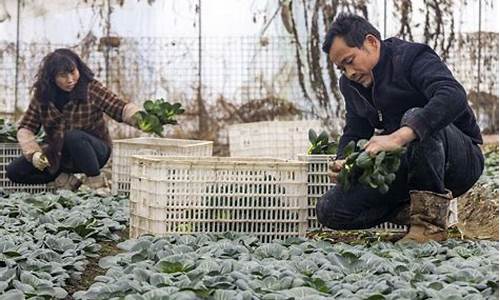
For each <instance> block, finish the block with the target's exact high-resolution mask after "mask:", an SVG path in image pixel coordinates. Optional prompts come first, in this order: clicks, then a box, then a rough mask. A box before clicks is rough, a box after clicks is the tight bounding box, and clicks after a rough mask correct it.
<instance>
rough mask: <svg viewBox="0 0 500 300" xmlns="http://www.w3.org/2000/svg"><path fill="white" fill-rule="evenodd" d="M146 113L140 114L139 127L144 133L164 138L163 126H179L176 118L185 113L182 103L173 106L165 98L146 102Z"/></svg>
mask: <svg viewBox="0 0 500 300" xmlns="http://www.w3.org/2000/svg"><path fill="white" fill-rule="evenodd" d="M143 106H144V111H141V112H139V113H138V127H139V129H141V130H142V131H144V132H147V133H154V134H156V135H158V136H163V126H164V125H167V124H171V125H175V124H177V120H176V117H177V116H178V115H180V114H183V113H184V109H183V108H182V105H181V104H180V103H174V104H171V103H169V102H166V101H165V100H164V99H163V98H161V99H157V100H154V101H153V100H147V101H145V102H144V105H143Z"/></svg>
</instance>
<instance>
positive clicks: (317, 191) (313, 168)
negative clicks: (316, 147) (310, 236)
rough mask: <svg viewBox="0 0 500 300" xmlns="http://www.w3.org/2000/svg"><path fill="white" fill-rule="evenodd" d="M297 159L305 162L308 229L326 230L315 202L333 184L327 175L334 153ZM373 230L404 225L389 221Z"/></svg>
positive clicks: (303, 155) (391, 228)
mask: <svg viewBox="0 0 500 300" xmlns="http://www.w3.org/2000/svg"><path fill="white" fill-rule="evenodd" d="M299 160H301V161H305V162H307V165H308V171H307V172H308V173H307V202H308V203H307V207H308V216H307V219H308V224H309V228H308V229H309V230H318V229H322V230H328V229H326V228H325V227H323V226H322V225H321V224H319V223H318V219H317V217H316V203H317V202H318V199H320V198H321V197H322V196H323V195H324V194H325V193H326V192H328V190H330V189H331V188H333V187H334V186H335V184H334V183H332V182H331V181H330V177H329V176H328V163H329V162H330V161H333V160H335V155H306V154H301V155H299ZM372 229H374V230H391V231H405V230H406V226H401V225H396V224H392V223H389V222H386V223H382V224H380V225H377V226H375V227H373V228H372Z"/></svg>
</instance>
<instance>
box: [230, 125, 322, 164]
mask: <svg viewBox="0 0 500 300" xmlns="http://www.w3.org/2000/svg"><path fill="white" fill-rule="evenodd" d="M311 128H312V129H314V130H315V131H316V132H318V133H319V132H321V131H322V130H323V128H322V126H321V121H319V120H308V121H266V122H255V123H244V124H236V125H231V126H229V129H228V131H229V152H230V153H231V156H238V157H240V156H245V157H276V158H282V159H297V156H298V155H299V154H302V153H305V152H307V148H308V147H309V129H311Z"/></svg>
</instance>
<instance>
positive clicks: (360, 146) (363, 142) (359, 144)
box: [356, 139, 368, 150]
mask: <svg viewBox="0 0 500 300" xmlns="http://www.w3.org/2000/svg"><path fill="white" fill-rule="evenodd" d="M366 143H368V140H365V139H361V140H359V141H358V142H357V143H356V147H357V148H358V149H359V150H363V149H364V148H365V145H366Z"/></svg>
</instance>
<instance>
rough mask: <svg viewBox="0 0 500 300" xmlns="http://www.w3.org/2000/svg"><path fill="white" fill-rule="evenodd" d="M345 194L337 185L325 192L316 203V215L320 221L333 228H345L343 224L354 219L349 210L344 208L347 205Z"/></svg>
mask: <svg viewBox="0 0 500 300" xmlns="http://www.w3.org/2000/svg"><path fill="white" fill-rule="evenodd" d="M344 201H345V194H344V192H343V191H342V188H341V187H340V186H339V185H337V186H335V187H334V188H332V189H330V190H329V191H328V192H327V193H326V194H324V195H323V196H322V197H321V198H320V199H319V201H318V203H317V204H316V216H317V219H318V222H319V223H320V224H321V225H323V226H327V227H329V228H332V229H343V228H342V227H343V225H340V224H345V223H348V222H351V221H352V220H353V218H352V215H350V213H349V212H347V211H345V209H342V207H345V203H344Z"/></svg>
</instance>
